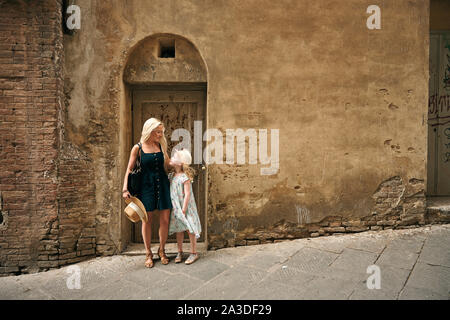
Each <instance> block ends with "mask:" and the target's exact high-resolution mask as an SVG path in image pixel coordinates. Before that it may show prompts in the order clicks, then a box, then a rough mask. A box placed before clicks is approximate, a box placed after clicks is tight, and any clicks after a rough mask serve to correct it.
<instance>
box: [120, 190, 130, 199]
mask: <svg viewBox="0 0 450 320" xmlns="http://www.w3.org/2000/svg"><path fill="white" fill-rule="evenodd" d="M122 197H123V198H124V199H126V198H130V197H131V194H130V192H128V191H126V192H122Z"/></svg>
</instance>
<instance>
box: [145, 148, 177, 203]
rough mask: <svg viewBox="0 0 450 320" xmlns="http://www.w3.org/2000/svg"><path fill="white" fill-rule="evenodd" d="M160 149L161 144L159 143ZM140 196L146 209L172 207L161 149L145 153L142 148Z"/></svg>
mask: <svg viewBox="0 0 450 320" xmlns="http://www.w3.org/2000/svg"><path fill="white" fill-rule="evenodd" d="M159 147H160V149H161V144H160V145H159ZM141 152H142V162H141V170H142V180H141V183H142V184H141V197H140V198H139V199H140V200H141V201H142V203H143V204H144V206H145V209H146V210H147V212H148V211H153V210H156V209H158V210H164V209H172V201H171V199H170V182H169V178H168V177H167V174H166V172H165V171H164V154H163V152H162V149H161V151H159V152H151V153H145V152H144V151H143V150H142V148H141Z"/></svg>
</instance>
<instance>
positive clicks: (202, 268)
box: [178, 258, 230, 281]
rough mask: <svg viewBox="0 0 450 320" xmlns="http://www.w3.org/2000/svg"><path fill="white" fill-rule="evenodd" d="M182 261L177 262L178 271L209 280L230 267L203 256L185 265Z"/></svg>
mask: <svg viewBox="0 0 450 320" xmlns="http://www.w3.org/2000/svg"><path fill="white" fill-rule="evenodd" d="M184 261H185V260H183V262H181V263H179V264H178V266H179V268H178V270H179V272H180V273H183V274H186V275H188V276H191V277H194V278H197V279H200V280H203V281H208V280H211V279H212V278H214V277H216V276H217V275H219V274H221V273H222V272H224V271H225V270H228V269H229V268H230V266H228V265H226V264H223V263H220V262H218V261H215V260H208V259H205V258H200V259H198V260H197V261H195V262H194V263H193V264H191V265H186V264H185V263H184Z"/></svg>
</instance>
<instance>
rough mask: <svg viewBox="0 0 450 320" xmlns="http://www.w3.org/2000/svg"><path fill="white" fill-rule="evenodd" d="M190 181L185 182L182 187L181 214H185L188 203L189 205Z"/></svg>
mask: <svg viewBox="0 0 450 320" xmlns="http://www.w3.org/2000/svg"><path fill="white" fill-rule="evenodd" d="M190 184H191V181H190V180H186V181H185V182H184V183H183V185H184V202H183V209H182V210H183V213H184V214H186V210H187V207H188V203H189V198H190V197H191V186H190Z"/></svg>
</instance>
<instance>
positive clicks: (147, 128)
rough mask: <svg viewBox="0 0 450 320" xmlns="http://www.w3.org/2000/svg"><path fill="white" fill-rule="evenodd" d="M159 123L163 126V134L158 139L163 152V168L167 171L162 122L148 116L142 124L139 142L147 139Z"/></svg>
mask: <svg viewBox="0 0 450 320" xmlns="http://www.w3.org/2000/svg"><path fill="white" fill-rule="evenodd" d="M159 125H162V126H163V136H162V138H161V140H160V144H161V151H162V152H163V155H164V170H165V171H166V173H167V172H168V170H169V166H168V163H169V156H168V155H167V140H166V136H165V131H166V128H165V127H164V124H163V123H162V122H161V121H159V120H158V119H156V118H150V119H148V120H147V121H145V123H144V126H143V127H142V134H141V140H140V142H141V143H144V142H145V141H147V140H148V138H150V135H151V134H152V131H153V130H155V129H156V128H157V127H158V126H159Z"/></svg>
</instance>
